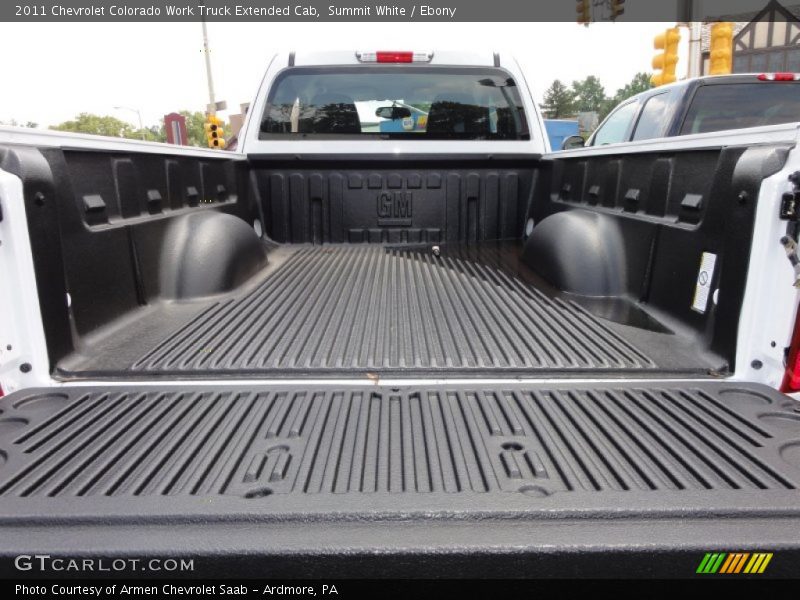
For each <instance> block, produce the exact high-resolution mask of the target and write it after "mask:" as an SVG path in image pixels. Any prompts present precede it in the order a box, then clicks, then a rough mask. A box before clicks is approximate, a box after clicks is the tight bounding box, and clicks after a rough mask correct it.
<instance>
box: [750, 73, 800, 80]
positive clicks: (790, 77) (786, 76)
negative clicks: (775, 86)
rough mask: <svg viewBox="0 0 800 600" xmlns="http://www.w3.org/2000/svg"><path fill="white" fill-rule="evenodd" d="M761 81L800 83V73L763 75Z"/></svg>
mask: <svg viewBox="0 0 800 600" xmlns="http://www.w3.org/2000/svg"><path fill="white" fill-rule="evenodd" d="M758 80H759V81H800V73H761V74H760V75H758Z"/></svg>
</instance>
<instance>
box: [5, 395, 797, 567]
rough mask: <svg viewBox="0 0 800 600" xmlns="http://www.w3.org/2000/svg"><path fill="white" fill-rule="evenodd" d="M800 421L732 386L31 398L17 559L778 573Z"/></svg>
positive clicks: (13, 473) (15, 427)
mask: <svg viewBox="0 0 800 600" xmlns="http://www.w3.org/2000/svg"><path fill="white" fill-rule="evenodd" d="M797 406H798V404H797V402H796V401H794V400H791V399H790V398H788V397H786V396H784V395H782V394H779V393H777V392H775V391H774V390H770V389H768V388H766V387H763V386H756V385H748V384H736V383H727V382H721V381H717V382H709V381H703V382H693V383H679V382H674V381H673V382H669V381H661V382H629V383H627V384H625V383H619V382H617V383H578V382H575V383H572V384H569V383H564V384H544V383H541V384H513V383H508V384H504V385H495V386H489V385H477V384H476V385H472V386H469V385H466V386H465V385H446V386H444V385H430V386H412V387H400V388H389V387H384V386H367V385H362V386H354V387H349V388H345V387H341V386H334V385H332V386H325V385H319V386H311V387H307V388H300V387H297V386H294V387H292V386H288V385H281V386H262V387H242V386H236V387H234V386H227V387H225V386H213V387H201V386H192V385H190V384H186V385H183V386H174V385H173V386H144V385H140V386H108V387H81V386H76V387H65V388H59V389H49V390H48V389H41V390H36V389H33V390H26V391H23V392H19V393H16V394H12V395H11V396H8V397H6V398H3V399H2V400H0V411H2V413H1V414H0V536H1V537H2V539H3V544H2V545H0V546H2V548H0V553H2V554H3V555H8V556H10V555H12V554H13V553H15V552H17V553H18V552H20V551H23V550H24V551H25V552H26V553H31V552H35V551H49V552H71V553H78V554H86V553H89V551H90V550H91V551H92V552H95V553H100V554H101V555H102V554H103V553H104V552H112V551H113V552H116V553H120V552H122V553H123V554H124V553H126V552H127V553H131V552H135V553H140V554H142V555H153V554H156V555H158V554H163V553H166V552H180V555H182V556H183V555H187V554H188V555H191V556H195V555H196V556H205V557H206V558H208V560H207V561H206V562H205V563H204V565H205V567H204V568H207V569H208V574H209V575H213V574H217V575H220V574H230V573H236V572H239V571H237V569H239V570H242V572H244V573H247V572H248V571H247V570H246V569H248V568H249V569H252V568H255V567H258V568H259V569H262V568H265V567H266V566H270V567H271V568H272V569H273V571H271V573H273V574H275V575H277V574H284V575H293V576H298V575H299V576H308V575H309V574H314V573H317V574H324V573H327V574H328V575H329V574H330V572H328V571H325V568H334V567H335V568H337V569H342V570H341V571H336V572H337V574H338V575H339V576H346V575H347V574H350V575H353V574H361V575H364V573H365V571H364V570H363V569H366V568H372V567H374V568H376V569H380V570H379V571H373V572H371V573H369V574H371V575H372V576H376V575H380V574H395V575H397V574H401V575H402V574H406V575H409V574H413V575H415V576H424V575H425V574H427V575H428V576H442V575H443V574H446V573H447V574H452V575H457V574H459V573H460V574H464V575H470V572H469V571H468V569H469V568H471V566H475V565H476V564H478V563H481V561H484V562H483V563H481V564H483V566H484V567H486V568H487V569H490V570H489V571H487V572H486V573H484V576H489V575H491V574H494V575H506V576H528V575H532V574H537V573H538V574H539V575H542V574H545V575H547V574H550V575H552V574H554V573H561V574H562V575H563V574H564V573H565V572H569V573H572V574H580V573H578V572H576V571H574V569H576V568H578V565H579V564H584V563H586V564H585V567H583V568H584V569H585V570H584V571H582V572H581V573H582V574H591V573H592V572H593V571H592V569H593V568H595V567H592V564H595V565H596V566H599V565H604V569H605V570H604V571H603V573H604V574H606V575H608V574H609V573H611V574H613V573H618V574H619V573H623V571H624V569H629V572H628V576H630V575H635V572H632V571H630V569H631V568H632V567H631V565H632V564H634V563H633V562H631V561H634V562H635V561H636V560H644V559H645V558H647V557H651V558H652V557H654V556H656V555H657V554H658V553H659V552H667V553H676V552H678V553H684V554H685V553H687V552H688V553H689V555H690V556H689V558H687V559H686V560H687V561H688V562H687V564H688V563H691V562H692V561H693V560H694V558H692V557H693V556H695V555H696V554H697V553H698V552H699V553H700V555H699V558H697V560H696V561H695V562H699V560H700V558H702V551H704V550H703V549H706V550H705V551H708V550H713V549H720V548H722V549H725V548H727V550H728V551H734V550H747V549H750V550H754V549H756V548H764V549H766V550H769V551H773V552H775V553H776V554H775V556H776V558H775V565H773V567H772V568H773V569H774V570H775V572H776V573H780V572H781V569H782V568H784V567H781V564H784V563H782V561H788V560H789V558H790V557H792V558H791V560H792V561H794V560H796V558H797V553H798V550H800V502H798V500H800V493H798V488H799V487H800V414H798V409H797V408H796V407H797ZM212 539H213V543H211V544H209V541H210V540H212ZM604 552H611V553H609V554H604ZM504 556H505V557H506V558H507V559H508V560H506V561H505V562H504V561H502V560H499V559H500V558H502V557H504ZM587 556H593V557H594V558H593V559H592V560H593V561H594V562H592V561H589V562H588V563H587V562H586V561H585V560H584V559H585V558H586V557H587ZM611 556H614V557H616V558H617V559H618V560H621V561H622V562H620V563H617V564H616V566H615V565H614V564H613V561H609V560H606V559H609V558H610V557H611ZM348 557H350V560H349V561H348V560H347V559H348ZM353 557H356V558H353ZM357 557H361V558H360V559H359V558H357ZM398 557H402V560H399V561H398V560H396V559H397V558H398ZM537 557H538V558H537ZM559 557H561V558H559ZM603 557H605V558H603ZM523 558H524V559H525V561H530V563H529V564H528V563H527V562H526V564H527V567H525V569H524V571H523V572H517V573H516V574H514V569H519V568H520V561H521V560H522V559H523ZM533 559H535V560H533ZM557 559H558V560H557ZM634 559H635V560H634ZM652 560H653V561H655V560H656V559H654V558H653V559H652ZM248 561H250V562H248ZM476 561H477V562H476ZM492 561H494V562H492ZM553 561H555V563H558V565H560V567H558V568H562V569H564V568H567V571H558V570H557V567H556V565H555V564H554V562H553ZM559 561H561V562H559ZM667 564H671V563H670V561H666V560H665V561H662V562H661V563H660V565H661V566H660V567H659V566H658V565H657V564H655V562H654V563H653V564H650V565H649V566H646V567H644V568H645V571H642V574H644V573H649V574H651V575H652V574H653V573H658V572H660V571H659V570H658V569H659V568H662V569H663V568H665V567H664V565H667ZM791 564H794V565H796V563H791ZM221 565H226V566H225V568H222V566H221ZM370 565H372V567H370ZM547 565H550V566H549V567H548V566H547ZM565 565H566V566H565ZM695 566H696V565H695ZM437 568H438V569H440V570H439V571H437V570H436V569H437ZM682 568H683V567H682ZM687 568H688V567H687ZM785 568H786V569H790V568H794V567H792V566H791V565H790V564H789V563H786V564H785ZM215 569H216V571H215ZM231 569H232V570H231ZM542 569H545V571H544V572H542ZM547 569H550V570H549V571H548V570H547ZM570 569H572V570H570ZM615 569H616V571H615ZM249 572H250V574H251V575H252V571H249ZM259 572H260V571H259ZM783 572H785V573H788V572H789V571H783ZM692 573H693V571H692ZM667 574H668V573H667ZM672 574H673V575H675V574H676V573H672ZM678 574H680V573H678ZM683 574H684V575H688V574H691V573H683ZM471 576H475V574H474V573H472V574H471Z"/></svg>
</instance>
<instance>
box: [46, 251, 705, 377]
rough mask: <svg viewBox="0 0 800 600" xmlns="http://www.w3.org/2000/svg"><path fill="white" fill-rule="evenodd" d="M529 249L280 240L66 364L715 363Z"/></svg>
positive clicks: (347, 368) (230, 368) (310, 368)
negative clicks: (260, 260) (234, 275)
mask: <svg viewBox="0 0 800 600" xmlns="http://www.w3.org/2000/svg"><path fill="white" fill-rule="evenodd" d="M520 253H521V246H520V245H519V244H514V243H486V244H481V245H473V246H469V247H467V246H458V245H456V246H447V245H443V246H441V250H440V253H439V254H438V255H436V254H434V252H433V251H432V246H431V245H427V246H411V247H408V246H396V247H392V246H384V245H329V246H311V245H284V246H280V247H278V248H277V249H274V250H273V251H272V252H271V253H270V255H269V264H268V266H267V267H266V268H265V270H264V271H263V273H261V274H260V275H258V276H256V277H255V278H254V280H253V281H251V282H249V283H248V284H247V285H245V286H243V287H242V288H241V289H238V290H236V291H235V292H234V293H231V294H226V295H223V296H221V297H215V298H213V299H207V300H204V301H202V302H178V303H176V302H160V303H154V304H152V305H151V306H148V307H147V308H146V309H143V310H139V311H136V312H134V313H132V314H131V315H127V316H126V317H125V318H123V319H122V320H120V322H118V323H114V324H112V326H110V327H108V328H106V330H105V331H104V332H101V333H100V334H99V335H95V336H94V338H93V339H92V340H91V342H90V343H88V344H86V345H84V347H83V348H82V349H81V350H80V351H79V352H78V353H76V354H74V355H72V356H70V357H68V358H67V359H65V360H64V361H62V362H61V363H60V364H59V366H58V371H59V373H60V374H61V375H62V376H65V377H117V376H124V377H126V378H128V377H132V376H133V377H152V376H171V375H181V376H185V375H188V376H197V377H199V376H208V375H220V374H221V375H225V374H229V375H230V374H237V375H261V376H263V375H271V376H274V375H277V376H281V375H289V376H291V375H296V374H319V375H336V374H338V375H341V374H361V375H363V374H365V373H375V374H400V373H424V372H437V373H462V374H463V373H467V374H469V373H472V374H481V373H484V374H485V373H488V372H490V371H491V372H492V373H498V372H502V373H528V374H531V373H539V374H541V373H547V372H553V373H560V374H569V373H581V372H583V373H585V372H587V371H588V372H594V371H596V372H603V373H616V374H624V373H631V374H640V375H643V374H648V373H655V372H658V373H661V374H662V375H663V374H676V375H678V374H703V373H706V372H707V371H708V370H709V369H710V368H712V367H713V366H715V365H714V364H713V363H712V362H710V359H709V358H708V357H706V356H703V355H701V354H700V353H698V352H697V350H696V349H695V345H694V344H693V343H692V338H691V337H685V338H684V337H682V336H680V335H677V334H675V333H673V332H671V331H669V330H668V329H666V328H664V327H663V326H661V325H660V324H659V323H658V322H657V321H656V320H655V319H652V318H650V317H648V316H647V315H646V313H644V312H643V311H641V310H638V309H636V308H634V307H633V306H628V307H627V308H628V312H627V314H626V316H625V319H623V320H620V319H616V321H615V320H612V319H608V318H601V317H599V316H597V314H598V305H597V302H595V303H592V304H586V299H584V301H583V305H582V304H581V299H580V298H578V297H574V296H572V297H571V296H570V295H569V294H560V293H558V292H557V291H556V290H555V289H553V288H552V287H551V286H549V285H547V283H546V282H544V280H542V279H541V278H540V277H537V276H536V275H535V274H534V273H533V272H532V271H531V270H530V269H529V268H528V267H526V266H525V264H524V263H523V262H522V261H521V260H520ZM611 302H612V299H606V300H605V301H602V300H601V301H600V302H599V305H600V307H601V308H603V309H607V308H608V306H610V305H612V304H611ZM617 306H623V307H625V306H626V305H625V304H624V303H622V304H620V303H618V304H617ZM593 312H594V313H595V314H593ZM599 314H603V313H602V312H600V313H599Z"/></svg>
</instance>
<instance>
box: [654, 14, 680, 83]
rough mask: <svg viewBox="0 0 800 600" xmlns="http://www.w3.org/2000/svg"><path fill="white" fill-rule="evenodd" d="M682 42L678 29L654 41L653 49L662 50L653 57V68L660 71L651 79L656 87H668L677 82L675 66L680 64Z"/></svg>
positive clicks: (663, 34) (671, 28)
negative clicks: (669, 84)
mask: <svg viewBox="0 0 800 600" xmlns="http://www.w3.org/2000/svg"><path fill="white" fill-rule="evenodd" d="M680 41H681V34H680V30H679V29H678V28H677V27H670V28H669V29H667V30H666V31H665V32H664V33H660V34H658V35H657V36H656V37H655V39H654V40H653V47H654V48H655V49H656V50H662V52H660V53H659V54H656V55H655V56H654V57H653V68H654V69H656V71H660V72H656V73H655V74H654V75H653V76H652V77H651V78H650V81H651V82H652V84H653V85H654V86H656V87H658V86H660V85H666V84H667V83H673V82H674V81H676V80H677V78H676V77H675V65H677V64H678V43H679V42H680Z"/></svg>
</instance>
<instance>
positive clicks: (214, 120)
mask: <svg viewBox="0 0 800 600" xmlns="http://www.w3.org/2000/svg"><path fill="white" fill-rule="evenodd" d="M203 128H204V129H205V131H206V140H207V141H208V147H209V148H224V147H225V131H224V130H223V129H222V119H220V118H219V117H217V116H215V115H209V116H208V118H207V119H206V122H205V125H203Z"/></svg>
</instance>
